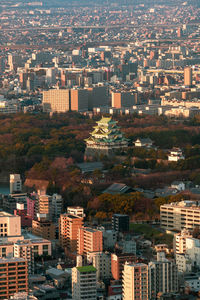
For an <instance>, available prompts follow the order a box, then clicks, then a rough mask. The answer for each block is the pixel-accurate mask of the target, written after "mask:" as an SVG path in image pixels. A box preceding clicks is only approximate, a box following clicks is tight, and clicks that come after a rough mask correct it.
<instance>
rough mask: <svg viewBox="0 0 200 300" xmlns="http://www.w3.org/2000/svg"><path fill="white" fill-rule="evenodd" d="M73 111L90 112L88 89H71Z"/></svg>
mask: <svg viewBox="0 0 200 300" xmlns="http://www.w3.org/2000/svg"><path fill="white" fill-rule="evenodd" d="M71 110H72V111H87V110H88V91H87V90H86V89H71Z"/></svg>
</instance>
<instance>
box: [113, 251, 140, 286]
mask: <svg viewBox="0 0 200 300" xmlns="http://www.w3.org/2000/svg"><path fill="white" fill-rule="evenodd" d="M135 261H136V256H135V255H134V254H133V253H126V254H114V253H113V254H111V272H112V277H113V278H114V279H115V280H122V273H123V270H124V264H125V262H129V263H135Z"/></svg>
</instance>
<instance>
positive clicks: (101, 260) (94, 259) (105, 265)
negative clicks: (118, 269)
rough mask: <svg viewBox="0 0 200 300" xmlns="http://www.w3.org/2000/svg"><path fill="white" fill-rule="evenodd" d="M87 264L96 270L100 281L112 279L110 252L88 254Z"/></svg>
mask: <svg viewBox="0 0 200 300" xmlns="http://www.w3.org/2000/svg"><path fill="white" fill-rule="evenodd" d="M87 262H88V264H92V265H93V267H95V268H96V270H97V280H98V281H100V280H105V279H109V278H111V277H112V274H111V255H110V253H109V252H88V253H87Z"/></svg>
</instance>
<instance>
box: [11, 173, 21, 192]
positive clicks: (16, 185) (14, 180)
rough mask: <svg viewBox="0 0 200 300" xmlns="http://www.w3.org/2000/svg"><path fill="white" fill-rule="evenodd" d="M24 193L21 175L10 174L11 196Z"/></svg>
mask: <svg viewBox="0 0 200 300" xmlns="http://www.w3.org/2000/svg"><path fill="white" fill-rule="evenodd" d="M21 191H22V180H21V176H20V174H10V194H13V193H20V192H21Z"/></svg>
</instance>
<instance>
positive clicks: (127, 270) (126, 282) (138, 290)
mask: <svg viewBox="0 0 200 300" xmlns="http://www.w3.org/2000/svg"><path fill="white" fill-rule="evenodd" d="M122 294H123V300H148V266H147V265H145V264H141V263H138V264H129V263H127V262H126V263H125V265H124V271H123V284H122Z"/></svg>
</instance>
